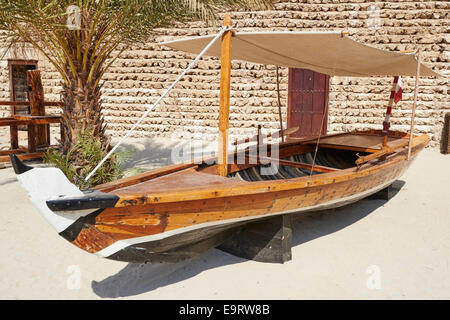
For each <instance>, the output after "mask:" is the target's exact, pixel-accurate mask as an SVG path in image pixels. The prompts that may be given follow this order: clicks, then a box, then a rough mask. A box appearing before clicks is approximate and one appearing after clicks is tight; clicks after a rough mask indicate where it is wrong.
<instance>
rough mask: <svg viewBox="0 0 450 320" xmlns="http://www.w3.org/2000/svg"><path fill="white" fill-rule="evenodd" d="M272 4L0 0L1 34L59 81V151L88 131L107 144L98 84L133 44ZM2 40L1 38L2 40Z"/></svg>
mask: <svg viewBox="0 0 450 320" xmlns="http://www.w3.org/2000/svg"><path fill="white" fill-rule="evenodd" d="M272 2H273V1H272V0H250V1H249V0H247V1H244V0H72V1H69V0H0V6H1V11H0V31H1V30H3V31H6V32H2V33H1V34H2V35H3V37H4V38H7V40H8V41H9V44H10V45H11V46H12V45H14V44H18V43H29V44H31V45H32V46H33V47H34V48H36V49H37V50H39V51H40V52H41V53H42V54H43V55H44V56H45V57H46V58H47V59H48V61H49V62H50V63H51V64H52V65H53V66H54V67H55V68H56V70H57V71H58V72H59V73H60V75H61V78H62V89H63V90H62V101H63V103H64V107H63V112H62V117H63V119H64V127H65V128H64V129H65V132H66V135H65V140H64V141H61V145H62V150H63V152H67V151H68V150H69V149H70V148H71V146H72V145H74V144H75V143H76V142H77V139H78V137H79V136H80V134H81V135H82V134H84V133H86V132H88V133H90V134H91V135H93V136H94V137H96V138H97V139H98V140H99V141H101V143H102V144H103V145H105V144H106V145H109V142H108V139H107V136H106V135H105V127H106V125H105V124H104V121H103V117H102V113H101V110H102V104H101V91H100V89H101V87H102V83H101V82H100V80H101V79H102V76H103V75H104V73H105V72H106V71H107V70H108V68H109V67H110V66H111V65H112V64H113V63H114V61H115V60H116V59H117V58H118V57H119V56H120V54H121V53H122V52H123V51H125V50H127V49H129V48H130V46H131V45H133V44H136V43H139V42H144V41H145V40H146V39H148V37H149V36H150V35H151V34H152V33H153V32H154V30H155V29H156V28H161V27H168V26H170V25H172V24H174V23H175V22H180V21H187V20H192V19H202V20H205V21H208V22H210V23H211V22H212V23H214V21H215V19H214V18H215V17H216V15H215V13H216V12H219V11H222V10H228V9H265V8H268V7H270V5H271V3H272ZM2 40H5V39H2Z"/></svg>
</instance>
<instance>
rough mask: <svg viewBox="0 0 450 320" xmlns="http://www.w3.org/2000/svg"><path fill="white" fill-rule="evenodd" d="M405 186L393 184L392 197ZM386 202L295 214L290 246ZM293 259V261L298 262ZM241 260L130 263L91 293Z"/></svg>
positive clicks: (140, 289)
mask: <svg viewBox="0 0 450 320" xmlns="http://www.w3.org/2000/svg"><path fill="white" fill-rule="evenodd" d="M404 184H405V182H404V181H401V180H397V181H395V182H394V183H393V190H392V197H394V196H395V195H396V194H397V193H398V192H399V191H400V189H401V188H402V187H403V185H404ZM386 202H387V201H386V200H372V199H364V200H361V201H359V202H356V203H354V204H350V205H347V206H344V207H341V208H337V209H331V210H324V211H319V212H313V213H309V214H298V215H296V216H294V219H293V223H292V229H293V230H292V231H293V235H292V246H293V247H294V246H297V245H300V244H303V243H306V242H308V241H312V240H314V239H317V238H320V237H323V236H326V235H328V234H332V233H334V232H336V231H339V230H341V229H344V228H345V227H347V226H349V225H351V224H353V223H355V222H357V221H358V220H360V219H363V218H364V217H366V216H368V215H369V214H370V213H372V212H373V211H374V210H376V209H377V208H379V207H381V206H383V205H384V204H385V203H386ZM299 258H300V257H296V256H295V255H293V259H299ZM245 261H247V260H245V259H241V258H238V257H235V256H232V255H230V254H227V253H225V252H222V251H220V250H217V249H212V250H210V251H208V252H206V253H204V254H203V255H201V256H199V257H197V258H194V259H191V260H187V261H183V262H180V263H175V264H151V263H149V264H136V263H130V264H128V265H127V266H126V267H125V268H124V269H122V270H121V271H120V272H119V273H117V274H115V275H112V276H110V277H108V278H106V279H104V280H102V281H100V282H97V281H92V289H93V291H94V292H95V293H96V294H97V295H98V296H100V297H102V298H117V297H129V296H134V295H138V294H142V293H145V292H150V291H153V290H155V289H157V288H160V287H165V286H168V285H171V284H174V283H177V282H180V281H183V280H186V279H189V278H192V277H194V276H196V275H198V274H200V273H202V272H203V271H205V270H209V269H213V268H216V267H221V266H226V265H232V264H236V263H244V262H245Z"/></svg>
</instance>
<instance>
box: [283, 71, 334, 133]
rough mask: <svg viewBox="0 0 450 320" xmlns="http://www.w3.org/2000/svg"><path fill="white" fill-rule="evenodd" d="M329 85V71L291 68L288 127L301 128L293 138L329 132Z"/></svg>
mask: <svg viewBox="0 0 450 320" xmlns="http://www.w3.org/2000/svg"><path fill="white" fill-rule="evenodd" d="M329 87H330V76H328V75H326V74H323V73H319V72H314V71H311V70H308V69H296V68H289V87H288V111H287V112H288V113H287V127H288V128H292V127H297V126H298V127H299V128H300V129H299V130H298V131H297V132H295V133H294V134H292V135H290V137H312V136H317V135H319V134H326V133H327V122H328V92H329ZM322 122H323V123H322Z"/></svg>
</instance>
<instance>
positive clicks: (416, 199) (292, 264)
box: [0, 140, 450, 299]
mask: <svg viewBox="0 0 450 320" xmlns="http://www.w3.org/2000/svg"><path fill="white" fill-rule="evenodd" d="M135 146H137V148H136V149H137V152H136V153H135V156H134V157H133V159H131V160H130V162H129V166H142V167H157V166H160V165H163V164H166V163H169V162H170V154H171V151H170V150H171V147H173V146H174V143H173V142H172V143H168V142H167V141H163V142H158V141H156V140H153V141H152V140H148V141H146V142H145V143H141V142H136V143H135ZM145 148H147V150H148V151H145ZM394 187H395V195H394V197H393V198H392V199H391V200H389V201H384V200H362V201H359V202H358V203H355V204H352V205H349V206H346V207H343V208H340V209H336V210H334V211H322V212H317V213H314V214H308V215H302V216H298V217H296V218H295V222H294V227H293V233H294V234H293V248H292V256H293V257H292V261H289V262H287V263H285V264H267V263H258V262H253V261H247V260H244V259H241V258H237V257H234V256H232V255H229V254H227V253H224V252H222V251H219V250H217V249H213V250H211V251H209V252H207V253H205V254H203V255H202V256H200V257H198V258H196V259H193V260H190V261H186V262H182V263H178V264H145V265H143V264H128V263H124V262H117V261H111V260H107V259H102V258H99V257H97V256H95V255H93V254H89V253H86V252H84V251H82V250H81V249H78V248H77V247H75V246H73V245H71V244H69V243H68V242H67V241H66V240H64V239H63V238H61V237H60V236H58V234H57V233H56V232H55V231H54V230H53V229H52V227H51V226H50V225H49V224H48V223H47V221H45V220H44V218H42V217H41V216H40V215H39V213H38V211H37V210H36V209H35V208H34V207H33V206H32V204H31V203H30V201H29V200H28V198H27V196H26V194H25V192H24V191H23V190H22V188H21V187H20V185H19V183H18V182H17V180H16V178H15V176H14V173H13V170H12V169H11V168H6V169H2V170H0V248H1V249H0V275H1V280H0V298H1V299H99V298H132V299H450V156H444V155H442V154H440V153H439V152H438V151H437V150H428V149H427V150H424V151H423V152H422V153H421V154H420V155H419V157H418V159H417V160H416V161H415V162H414V163H413V164H412V166H411V167H410V169H409V170H408V171H407V173H406V174H405V175H404V176H403V177H401V178H400V179H399V180H397V181H396V182H395V184H394Z"/></svg>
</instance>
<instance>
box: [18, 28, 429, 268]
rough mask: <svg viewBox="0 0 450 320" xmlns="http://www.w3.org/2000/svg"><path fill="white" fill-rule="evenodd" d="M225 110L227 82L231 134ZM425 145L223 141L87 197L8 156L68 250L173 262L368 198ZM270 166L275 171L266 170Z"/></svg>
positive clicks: (363, 137) (390, 134)
mask: <svg viewBox="0 0 450 320" xmlns="http://www.w3.org/2000/svg"><path fill="white" fill-rule="evenodd" d="M224 34H225V35H224V36H223V38H222V78H223V75H224V73H225V74H226V73H227V72H228V77H229V70H228V71H227V64H226V63H225V64H224V60H226V59H229V60H228V63H229V62H230V61H231V58H230V56H229V55H228V58H227V55H226V54H223V49H224V48H225V50H226V48H227V44H226V41H231V40H230V38H229V37H231V31H228V30H227V31H225V32H224ZM227 34H229V37H228V38H227ZM227 39H228V40H227ZM372 49H373V48H372ZM374 50H376V49H374ZM225 62H226V61H225ZM417 65H419V66H420V62H417V63H416V64H415V65H414V67H416V66H417ZM422 67H423V68H425V67H424V66H422ZM408 68H409V69H408ZM408 68H407V70H408V72H409V70H410V69H411V68H410V66H409V67H408ZM383 70H384V69H383ZM395 72H398V70H396V71H395ZM227 91H228V98H227ZM416 96H417V95H416ZM227 99H228V100H227ZM227 108H229V82H228V84H227V81H226V77H225V80H223V79H222V82H221V120H220V124H219V129H220V130H222V129H223V128H225V129H227V128H228V127H227V125H228V122H227V121H228V116H227V115H228V113H227ZM223 110H225V111H223ZM224 123H225V125H224ZM411 132H412V130H411ZM222 138H223V136H222ZM428 142H429V138H428V136H427V135H412V134H408V133H402V132H395V131H386V130H384V131H381V130H379V131H377V130H371V131H360V132H357V131H355V132H349V133H340V134H325V135H321V136H318V137H314V138H305V139H299V140H287V141H286V142H282V143H275V144H265V145H264V144H261V145H264V146H266V147H267V154H265V155H264V156H263V155H262V154H258V152H257V150H259V147H261V145H258V146H251V147H247V148H245V149H244V150H242V151H234V152H229V151H228V150H227V143H226V140H221V141H220V144H219V145H220V146H219V148H220V149H219V156H218V157H216V158H214V160H215V161H213V162H211V159H203V160H202V161H200V162H198V161H192V162H188V163H181V164H174V165H170V166H167V167H164V168H161V169H157V170H153V171H149V172H145V173H142V174H138V175H136V176H133V177H129V178H124V179H120V180H117V181H114V182H111V183H107V184H104V185H100V186H96V187H95V188H93V189H91V190H87V191H81V190H79V189H78V188H77V187H76V186H75V185H73V184H72V183H70V182H69V181H68V180H67V178H66V177H65V176H64V175H63V174H62V172H61V171H60V170H59V169H56V168H33V167H30V166H27V165H25V164H24V163H22V162H21V161H20V160H19V159H18V158H17V157H15V156H14V155H11V161H12V163H13V166H14V169H15V172H16V174H17V177H18V179H19V181H20V182H21V184H22V186H23V187H24V188H25V189H26V190H27V191H28V194H29V197H30V199H31V201H32V202H33V203H34V205H35V206H36V207H37V208H38V209H39V211H40V212H41V214H42V215H43V216H44V217H45V218H46V219H47V220H48V221H49V222H50V223H51V224H52V225H53V226H54V228H55V229H56V231H57V232H58V233H59V234H60V235H61V236H62V237H63V238H65V239H66V240H68V241H70V242H71V243H72V244H74V245H76V246H78V247H80V248H81V249H83V250H85V251H87V252H90V253H95V254H98V255H100V256H102V257H106V258H109V259H114V260H121V261H129V262H175V261H179V260H183V259H188V258H192V257H195V256H197V255H199V254H200V253H202V252H205V251H206V250H208V249H210V248H213V247H216V246H218V245H220V244H222V243H223V242H224V241H225V240H227V239H229V238H230V237H233V236H234V235H235V232H236V230H238V228H241V227H242V226H244V225H247V224H249V223H253V222H255V221H259V220H261V219H266V218H269V217H277V216H286V215H288V214H291V213H298V212H307V211H314V210H321V209H327V208H336V207H340V206H343V205H346V204H349V203H352V202H355V201H358V200H360V199H362V198H365V197H367V196H369V195H371V194H374V193H376V192H378V191H380V190H382V189H384V188H386V187H388V186H389V185H391V184H392V183H393V182H394V181H395V180H396V179H398V178H399V177H400V176H401V175H402V174H403V173H404V172H405V170H406V169H407V168H408V167H409V165H410V164H411V162H412V160H414V159H415V158H416V156H417V155H418V154H419V152H420V151H421V150H422V149H423V148H424V147H425V146H426V145H427V143H428ZM274 147H276V148H277V149H276V150H277V154H278V155H277V156H276V157H274V154H275V152H273V151H274V150H275V149H274ZM237 159H244V161H243V162H242V161H241V162H242V163H239V161H237ZM221 160H222V161H221ZM272 164H276V165H277V166H278V167H277V166H275V168H278V170H275V171H270V170H269V169H268V168H269V167H270V168H273V166H272ZM268 170H269V171H268ZM263 172H264V174H263Z"/></svg>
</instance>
